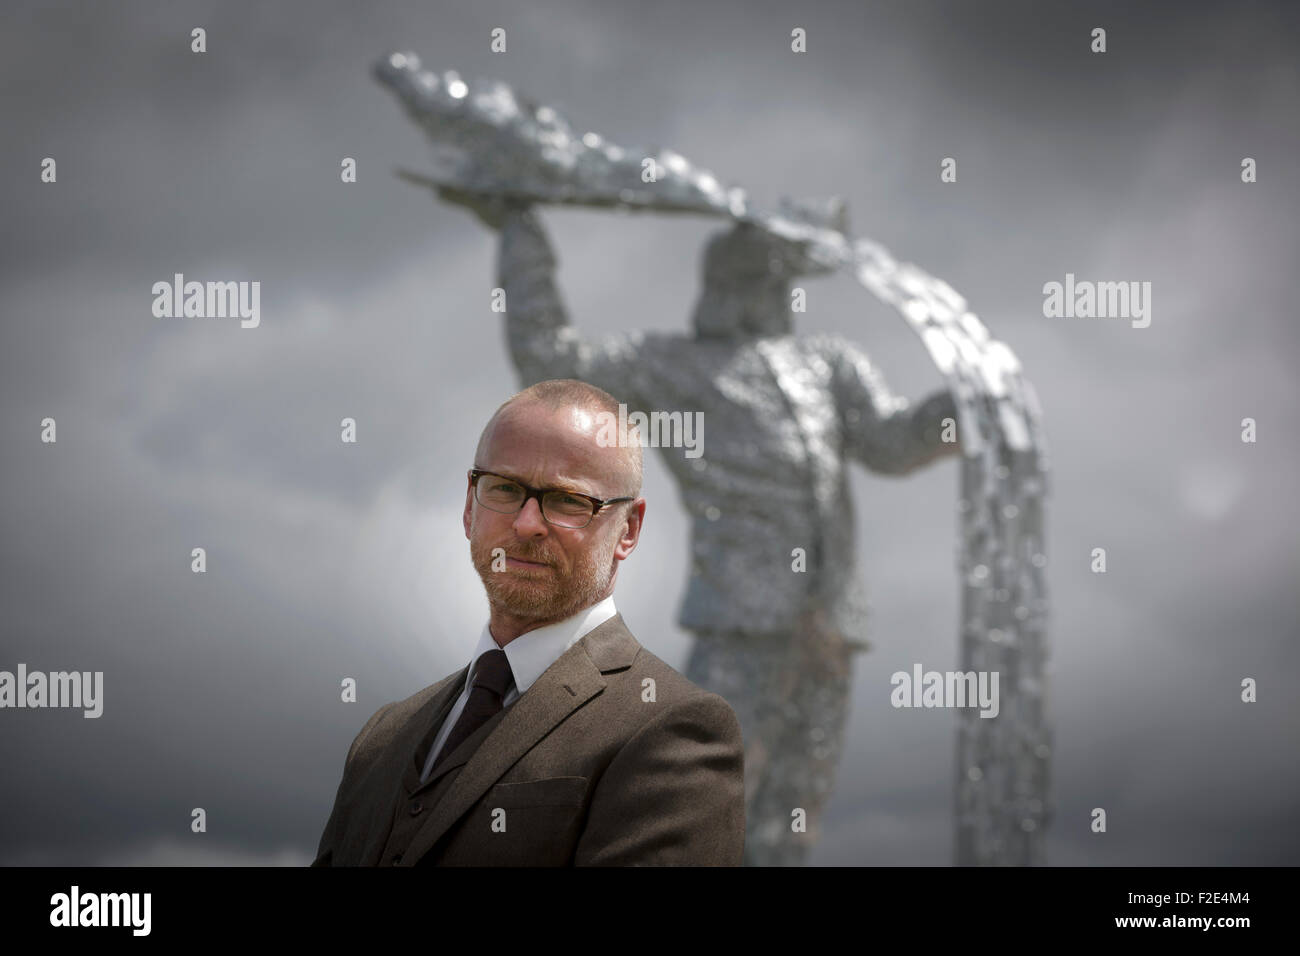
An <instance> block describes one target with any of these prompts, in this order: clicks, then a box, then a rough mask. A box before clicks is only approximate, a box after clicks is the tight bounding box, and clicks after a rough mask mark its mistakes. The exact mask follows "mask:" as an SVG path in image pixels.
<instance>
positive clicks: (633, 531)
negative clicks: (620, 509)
mask: <svg viewBox="0 0 1300 956" xmlns="http://www.w3.org/2000/svg"><path fill="white" fill-rule="evenodd" d="M644 521H645V499H644V498H638V499H637V500H636V501H634V502H632V504H631V505H630V506H629V507H628V509H627V518H626V524H625V525H624V526H623V533H622V534H621V535H619V539H618V544H616V545H615V546H614V557H616V558H618V560H620V561H622V560H623V559H624V558H626V557H627V556H628V555H629V554H631V553H632V551H633V550H634V549H635V548H636V544H637V542H638V541H639V540H641V525H642V523H643V522H644Z"/></svg>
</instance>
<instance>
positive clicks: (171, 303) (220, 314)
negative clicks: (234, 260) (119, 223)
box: [153, 272, 262, 329]
mask: <svg viewBox="0 0 1300 956" xmlns="http://www.w3.org/2000/svg"><path fill="white" fill-rule="evenodd" d="M153 294H154V300H153V314H154V315H155V316H157V317H158V318H160V319H179V318H182V317H183V318H187V319H191V318H193V319H224V318H227V317H231V318H234V317H236V316H238V317H239V318H241V319H243V321H242V322H240V323H239V325H240V327H241V328H245V329H255V328H257V326H258V325H259V324H260V323H261V321H262V308H261V305H262V283H260V282H186V281H185V276H184V274H182V273H180V272H178V273H176V275H175V276H173V278H172V281H171V282H155V283H154V284H153Z"/></svg>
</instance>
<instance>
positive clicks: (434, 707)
mask: <svg viewBox="0 0 1300 956" xmlns="http://www.w3.org/2000/svg"><path fill="white" fill-rule="evenodd" d="M468 676H469V665H468V664H466V665H465V666H464V667H462V668H461V669H460V670H459V671H457V672H456V673H455V674H452V675H451V676H450V677H448V678H446V679H445V680H444V682H443V684H442V686H441V687H439V688H437V689H435V690H434V692H433V696H432V697H430V698H429V701H428V703H426V704H425V705H424V706H423V707H421V708H420V709H419V710H417V711H416V712H415V715H414V716H413V717H412V718H411V721H410V723H409V726H410V727H412V728H413V729H414V730H415V731H416V733H419V730H420V728H424V735H423V737H422V738H421V739H420V740H419V742H418V743H417V742H413V741H410V740H408V741H406V742H404V743H403V744H401V745H400V749H399V753H401V752H404V753H409V754H410V757H409V758H408V759H407V761H406V765H405V766H406V769H405V770H404V771H403V773H402V786H403V787H405V788H406V792H407V793H408V794H412V793H414V792H415V791H416V790H418V789H420V787H421V784H420V774H422V773H424V759H425V758H426V757H427V756H428V755H429V748H430V747H432V746H433V742H434V740H435V739H436V738H437V736H438V731H439V730H440V729H441V728H442V724H443V721H445V720H446V719H447V714H448V713H450V711H451V705H452V704H454V703H455V702H456V698H457V697H458V696H460V692H461V691H462V690H464V688H465V680H466V678H467V677H468ZM412 751H413V752H412ZM446 764H447V762H446V761H443V765H442V766H440V767H439V768H438V773H437V774H433V775H431V776H430V778H429V780H430V782H432V781H433V780H434V779H436V778H437V776H438V774H440V773H441V772H442V771H443V770H444V769H445V768H446ZM389 779H390V780H391V779H392V778H391V777H389Z"/></svg>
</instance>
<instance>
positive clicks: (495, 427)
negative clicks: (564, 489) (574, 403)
mask: <svg viewBox="0 0 1300 956" xmlns="http://www.w3.org/2000/svg"><path fill="white" fill-rule="evenodd" d="M520 404H521V405H523V406H524V407H519V408H516V407H515V406H513V405H512V406H507V407H506V408H505V409H503V410H502V412H501V414H500V415H498V416H497V418H496V420H495V421H494V422H493V423H492V427H491V428H490V429H489V431H488V434H487V436H486V437H487V441H486V443H485V444H484V448H483V456H482V457H483V458H484V459H485V460H484V461H481V462H479V463H478V464H479V465H480V466H481V467H484V468H488V467H496V468H501V469H502V470H506V469H507V468H509V469H512V471H511V473H512V474H513V475H515V476H516V477H520V478H522V477H526V476H536V475H539V474H545V475H547V476H549V477H552V478H560V479H568V480H581V479H584V478H590V479H595V480H600V479H603V478H605V477H608V476H609V475H610V474H612V473H613V472H614V471H616V470H617V469H618V466H619V456H618V449H616V448H606V447H602V446H601V444H600V442H599V441H598V440H597V436H598V433H599V432H600V419H599V418H597V415H598V414H599V413H598V412H597V411H595V410H592V409H587V408H582V407H566V408H558V409H553V408H548V407H546V406H544V405H541V404H540V403H536V402H529V403H520Z"/></svg>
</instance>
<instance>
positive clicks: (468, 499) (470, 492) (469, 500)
mask: <svg viewBox="0 0 1300 956" xmlns="http://www.w3.org/2000/svg"><path fill="white" fill-rule="evenodd" d="M463 517H464V522H465V538H466V540H468V539H469V526H470V519H471V518H473V517H474V486H473V485H469V486H468V487H467V488H466V489H465V514H464V516H463Z"/></svg>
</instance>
